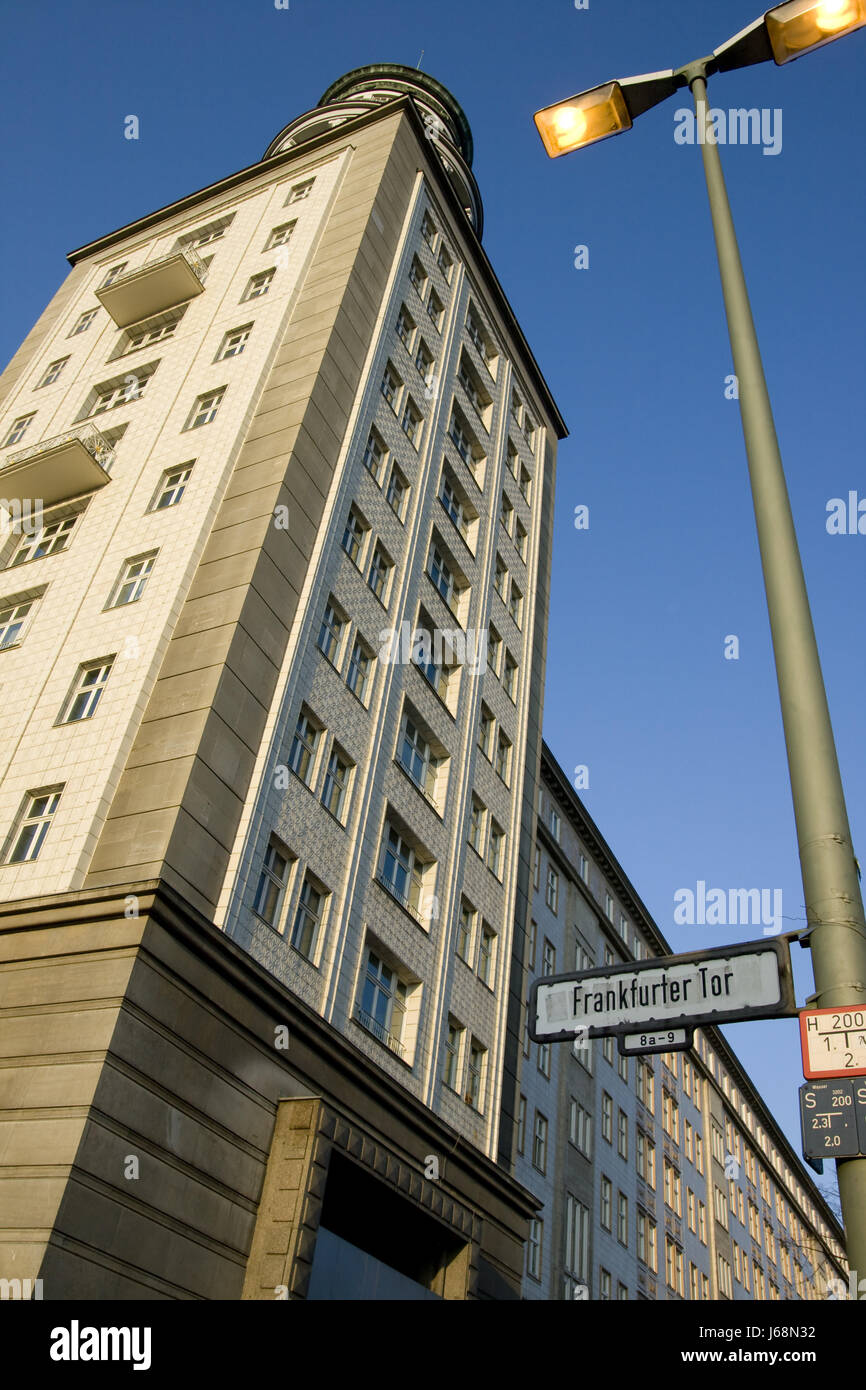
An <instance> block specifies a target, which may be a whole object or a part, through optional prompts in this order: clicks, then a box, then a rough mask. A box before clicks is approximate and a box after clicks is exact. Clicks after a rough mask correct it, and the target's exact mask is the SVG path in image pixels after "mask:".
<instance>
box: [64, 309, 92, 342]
mask: <svg viewBox="0 0 866 1390" xmlns="http://www.w3.org/2000/svg"><path fill="white" fill-rule="evenodd" d="M98 312H99V311H98V310H97V309H86V310H85V311H84V313H83V314H82V315H81V317H80V318H79V319H77V320H76V322H75V326H74V327H73V329H72V332H71V333H70V334H69V336H70V338H74V337H75V335H76V334H77V333H86V332H87V330H88V328H89V327H90V325H91V324H92V323H93V320H94V319H95V318H96V315H97V313H98Z"/></svg>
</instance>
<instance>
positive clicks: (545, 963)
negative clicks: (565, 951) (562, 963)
mask: <svg viewBox="0 0 866 1390" xmlns="http://www.w3.org/2000/svg"><path fill="white" fill-rule="evenodd" d="M541 973H542V975H555V974H556V947H555V946H554V945H553V942H552V941H548V940H547V937H545V938H544V950H543V951H542V954H541Z"/></svg>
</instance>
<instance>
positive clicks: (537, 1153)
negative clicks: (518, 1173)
mask: <svg viewBox="0 0 866 1390" xmlns="http://www.w3.org/2000/svg"><path fill="white" fill-rule="evenodd" d="M532 1166H533V1168H537V1169H538V1171H539V1173H544V1172H546V1171H547V1119H546V1117H545V1116H544V1115H542V1114H541V1111H540V1110H536V1112H535V1128H534V1129H533V1133H532Z"/></svg>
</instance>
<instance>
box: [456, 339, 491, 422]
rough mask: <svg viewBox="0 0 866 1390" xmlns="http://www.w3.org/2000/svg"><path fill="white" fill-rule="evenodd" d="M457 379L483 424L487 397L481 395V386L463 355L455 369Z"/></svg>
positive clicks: (487, 401) (487, 402)
mask: <svg viewBox="0 0 866 1390" xmlns="http://www.w3.org/2000/svg"><path fill="white" fill-rule="evenodd" d="M457 379H458V381H459V382H460V385H461V386H462V387H463V390H464V391H465V392H466V397H467V399H468V400H469V402H470V404H471V405H472V407H473V409H474V411H475V413H476V415H477V416H478V417H479V419H480V420H481V421H482V423H483V422H484V412H485V410H486V409H487V406H488V405H489V403H490V402H489V397H488V396H487V395H486V394H484V393H482V390H481V385H480V383H479V381H478V380H477V378H476V376H475V373H474V371H473V370H472V368H471V366H470V364H469V360H468V358H467V357H466V356H465V355H464V356H463V357H461V359H460V366H459V367H458V369H457Z"/></svg>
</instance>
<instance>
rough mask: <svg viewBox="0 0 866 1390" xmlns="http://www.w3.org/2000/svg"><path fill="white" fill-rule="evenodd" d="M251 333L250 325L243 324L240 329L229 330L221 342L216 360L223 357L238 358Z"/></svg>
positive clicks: (251, 327)
mask: <svg viewBox="0 0 866 1390" xmlns="http://www.w3.org/2000/svg"><path fill="white" fill-rule="evenodd" d="M252 331H253V326H252V324H251V323H245V324H243V325H242V327H240V328H230V329H229V331H228V333H226V335H225V337H224V338H223V340H222V344H221V345H220V350H219V352H218V353H217V360H218V361H220V360H222V359H223V358H224V357H240V355H241V353H242V352H243V350H244V348H245V347H246V345H247V343H248V342H249V339H250V334H251V333H252Z"/></svg>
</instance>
